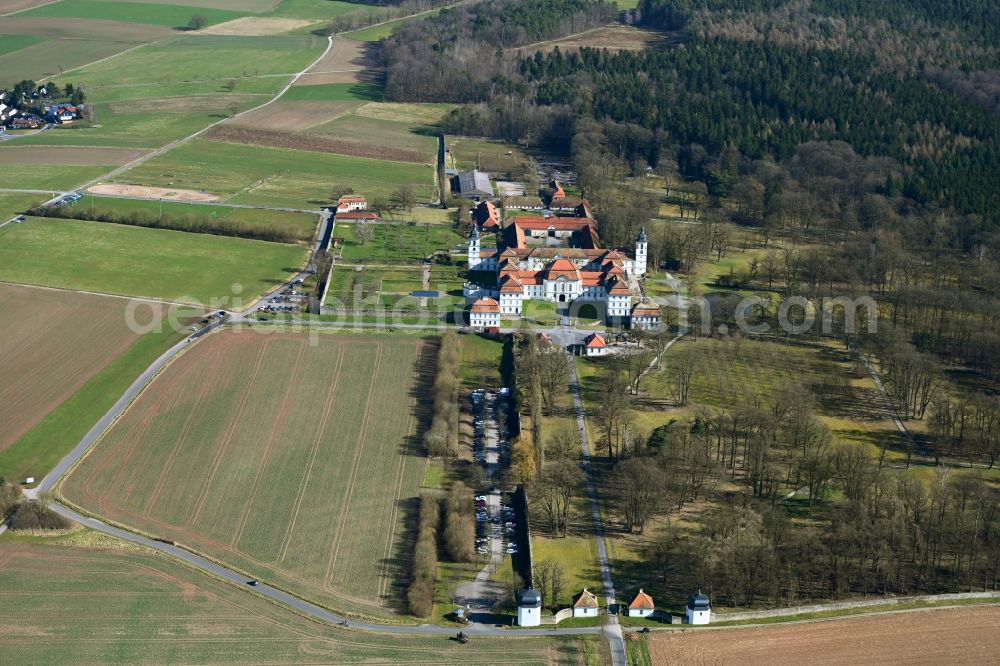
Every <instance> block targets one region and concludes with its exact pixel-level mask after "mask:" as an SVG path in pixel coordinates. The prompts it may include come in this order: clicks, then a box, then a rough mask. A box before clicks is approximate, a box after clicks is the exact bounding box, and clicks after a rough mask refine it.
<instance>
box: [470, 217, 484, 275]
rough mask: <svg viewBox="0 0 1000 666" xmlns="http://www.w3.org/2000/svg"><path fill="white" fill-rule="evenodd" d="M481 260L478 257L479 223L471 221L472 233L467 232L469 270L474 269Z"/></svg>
mask: <svg viewBox="0 0 1000 666" xmlns="http://www.w3.org/2000/svg"><path fill="white" fill-rule="evenodd" d="M481 262H482V259H481V258H480V257H479V225H478V224H476V222H475V220H473V221H472V233H471V234H469V270H470V271H471V270H475V269H476V266H478V265H479V264H480V263H481Z"/></svg>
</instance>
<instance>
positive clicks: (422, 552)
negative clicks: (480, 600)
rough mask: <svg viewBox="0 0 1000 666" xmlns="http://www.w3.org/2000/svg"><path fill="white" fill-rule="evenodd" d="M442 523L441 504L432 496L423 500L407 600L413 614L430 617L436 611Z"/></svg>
mask: <svg viewBox="0 0 1000 666" xmlns="http://www.w3.org/2000/svg"><path fill="white" fill-rule="evenodd" d="M440 523H441V503H440V501H439V500H438V498H437V497H436V496H435V495H434V494H432V493H424V494H423V495H421V496H420V513H419V518H418V522H417V543H416V545H415V546H414V548H413V557H412V559H411V561H410V585H409V588H408V589H407V592H406V600H407V603H408V605H409V607H410V612H411V613H413V614H414V615H416V616H418V617H427V616H428V615H430V614H431V610H432V609H433V607H434V584H435V582H436V581H437V569H438V538H437V537H438V527H439V526H440Z"/></svg>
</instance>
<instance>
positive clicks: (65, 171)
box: [0, 141, 109, 198]
mask: <svg viewBox="0 0 1000 666" xmlns="http://www.w3.org/2000/svg"><path fill="white" fill-rule="evenodd" d="M16 143H17V142H16V141H14V142H12V144H11V145H12V146H13V145H15V144H16ZM2 145H3V144H0V158H2V157H3V149H2ZM108 170H109V167H106V166H64V165H58V164H39V165H32V166H30V167H24V168H21V169H16V170H11V169H8V170H6V171H3V172H0V188H11V189H19V190H57V191H64V190H71V189H73V188H75V187H77V186H78V185H80V183H84V182H87V181H89V180H93V179H94V178H97V177H99V176H100V175H101V174H104V173H107V172H108ZM43 198H48V197H43Z"/></svg>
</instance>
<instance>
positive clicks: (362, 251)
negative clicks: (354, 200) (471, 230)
mask: <svg viewBox="0 0 1000 666" xmlns="http://www.w3.org/2000/svg"><path fill="white" fill-rule="evenodd" d="M354 230H355V226H354V225H353V224H343V223H341V224H338V225H337V228H336V230H335V231H334V235H335V236H336V237H337V238H342V239H343V241H344V243H343V245H342V246H341V260H342V261H346V262H369V263H390V264H391V263H422V262H423V260H424V258H425V257H428V256H430V255H431V254H433V253H434V252H437V251H445V252H450V251H451V248H452V247H453V246H455V245H457V244H459V243H461V242H462V240H463V238H462V235H461V234H459V233H458V232H457V231H455V230H454V229H451V228H450V227H442V226H435V225H432V224H407V223H391V222H383V223H380V224H375V225H372V237H371V239H370V240H368V241H366V242H365V244H364V245H362V244H361V243H360V241H358V239H357V237H356V236H355V233H354Z"/></svg>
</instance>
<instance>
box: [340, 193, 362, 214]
mask: <svg viewBox="0 0 1000 666" xmlns="http://www.w3.org/2000/svg"><path fill="white" fill-rule="evenodd" d="M367 209H368V200H367V199H365V198H364V197H362V196H359V195H353V194H352V195H345V196H342V197H340V198H339V199H337V212H338V213H350V212H354V211H356V210H367Z"/></svg>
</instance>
